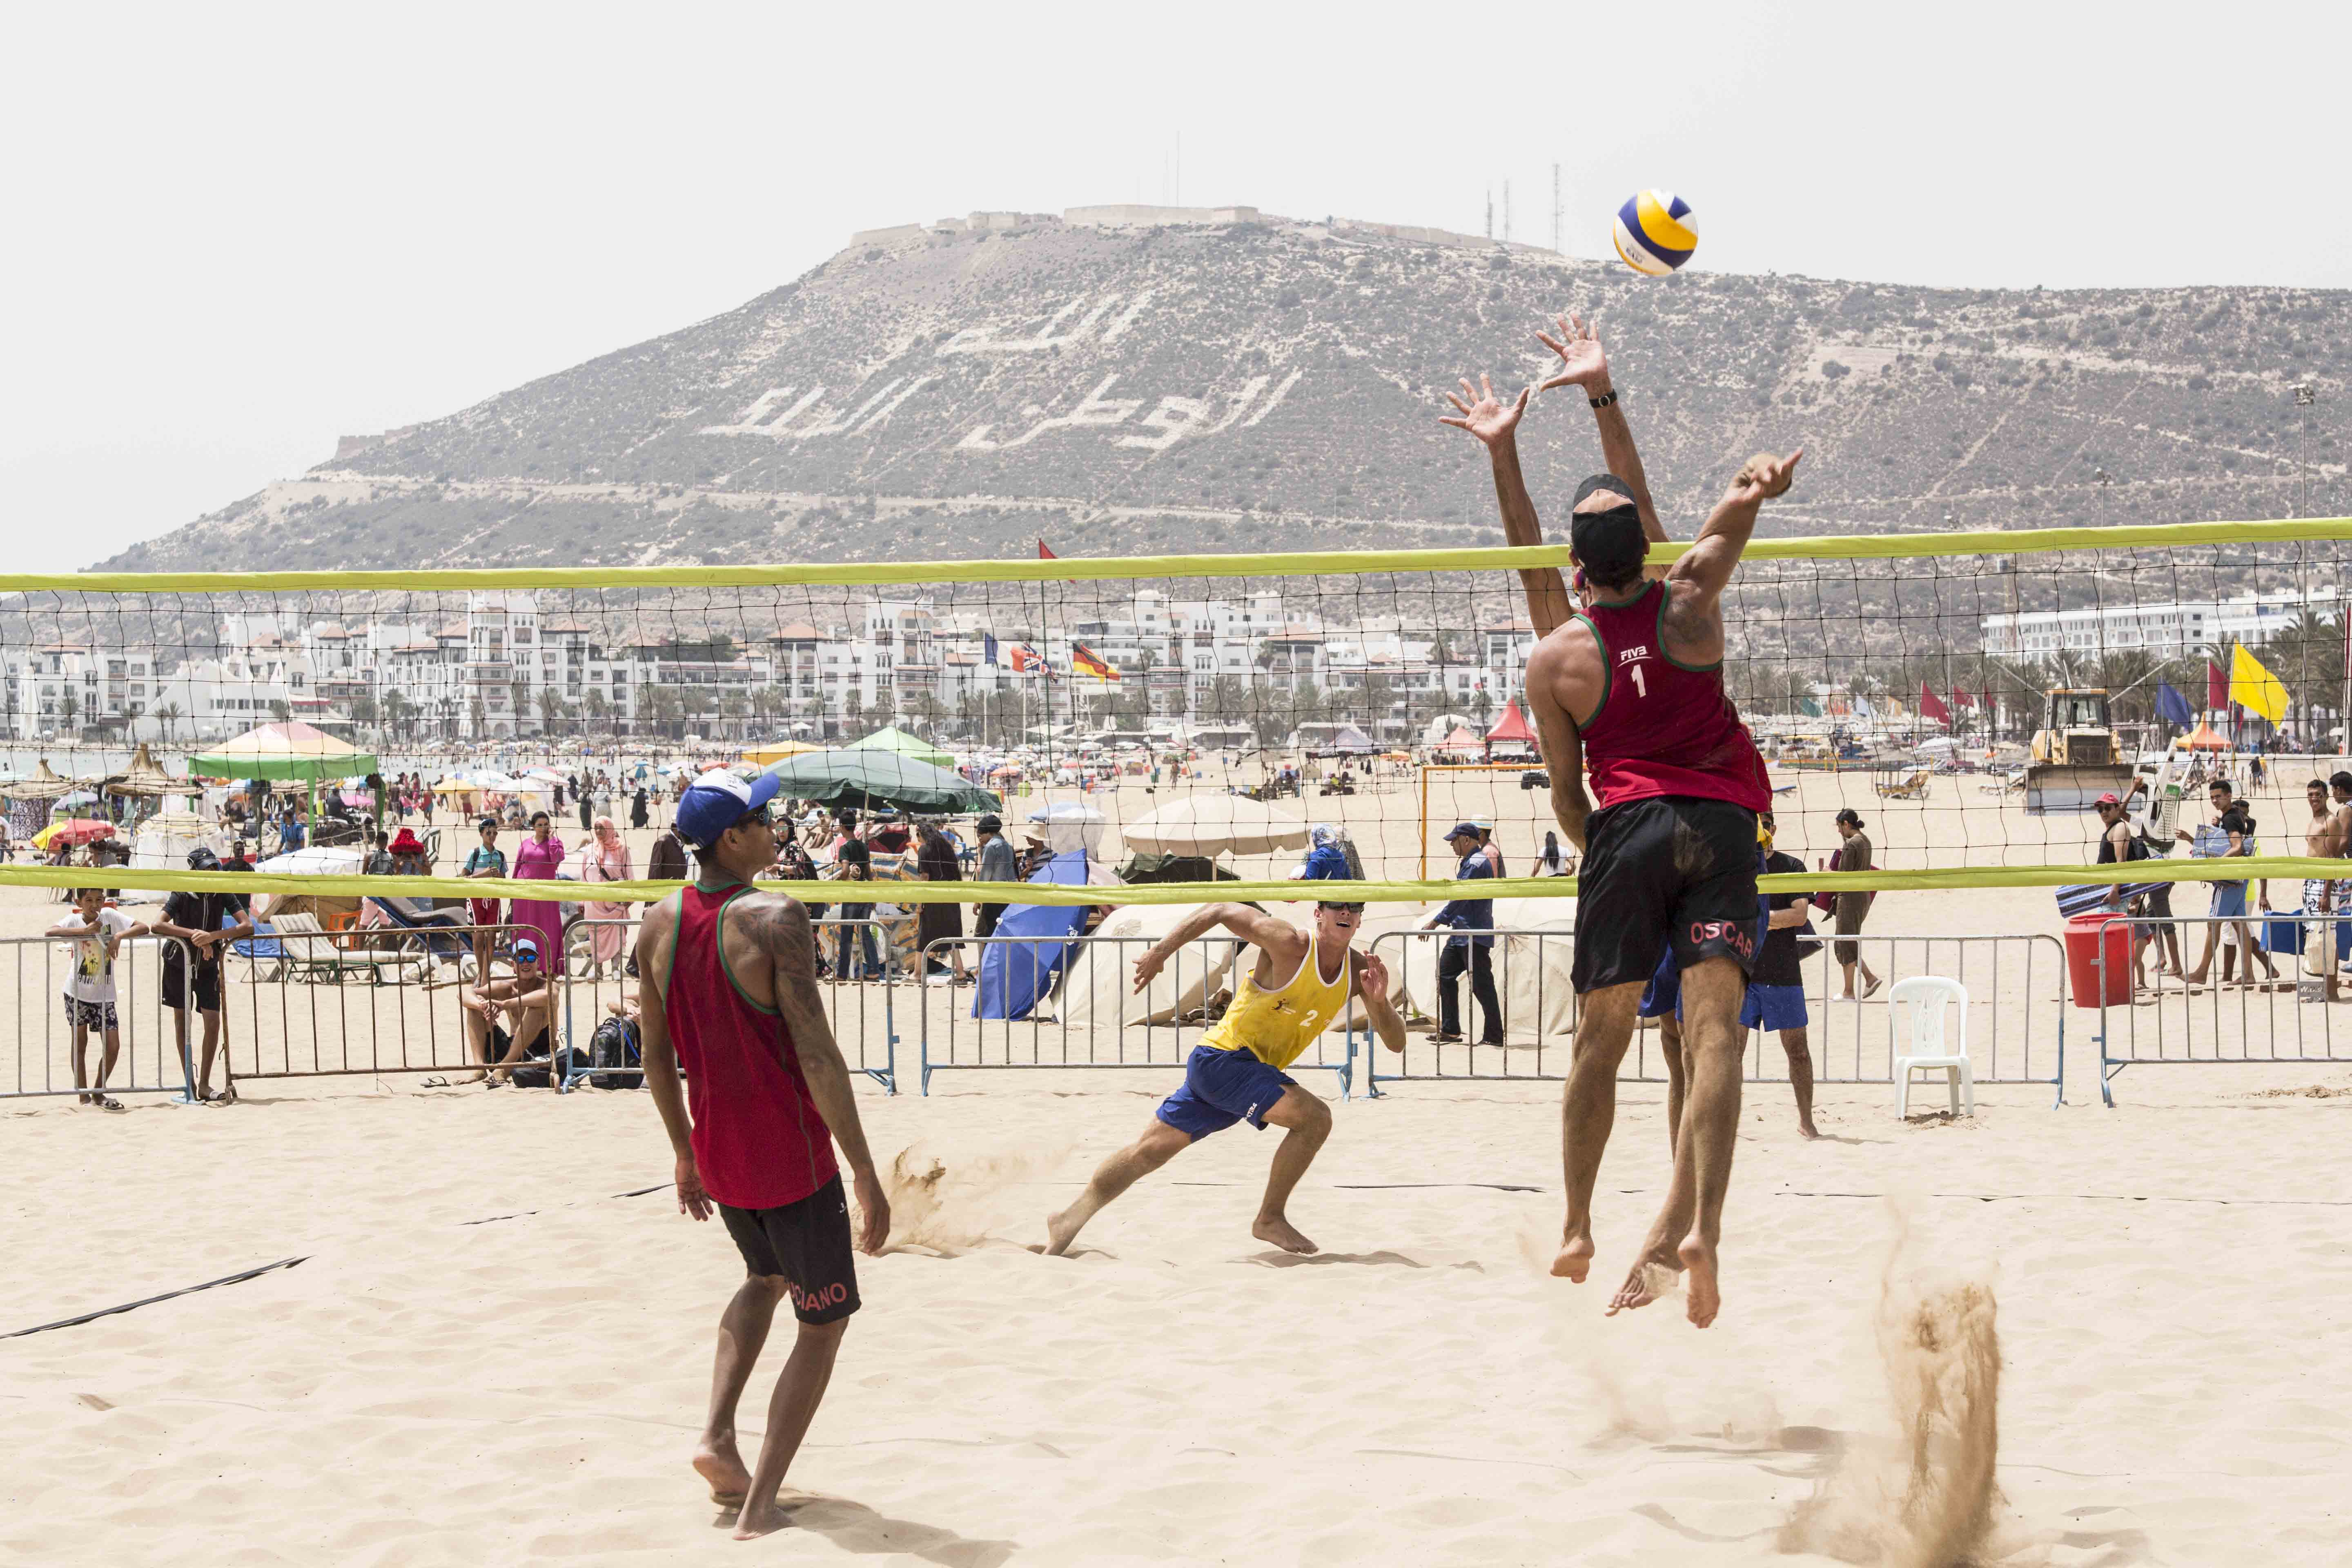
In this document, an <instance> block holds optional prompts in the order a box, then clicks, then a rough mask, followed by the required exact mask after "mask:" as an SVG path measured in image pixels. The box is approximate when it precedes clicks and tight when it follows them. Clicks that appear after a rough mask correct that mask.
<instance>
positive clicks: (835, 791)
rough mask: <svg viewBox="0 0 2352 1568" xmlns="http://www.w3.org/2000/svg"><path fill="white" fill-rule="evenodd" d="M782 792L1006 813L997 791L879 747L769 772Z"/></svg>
mask: <svg viewBox="0 0 2352 1568" xmlns="http://www.w3.org/2000/svg"><path fill="white" fill-rule="evenodd" d="M766 771H767V772H768V773H772V774H773V775H774V776H775V777H776V779H777V781H778V782H779V784H780V785H781V786H782V787H781V789H780V791H779V793H780V794H782V795H791V796H793V798H795V799H798V800H814V801H817V802H819V803H821V804H823V805H855V806H865V807H871V806H877V805H887V806H895V807H897V808H898V809H899V810H901V811H937V812H961V811H1002V810H1003V809H1004V802H1003V800H1002V799H1001V798H999V797H998V796H997V795H995V794H994V793H993V792H992V791H989V790H985V789H982V788H981V787H980V785H978V784H973V783H971V782H970V781H969V780H967V779H964V778H962V777H961V776H960V775H958V774H955V773H950V772H948V771H947V770H946V769H945V768H940V767H934V766H932V765H931V764H930V763H927V762H924V761H922V760H921V759H920V758H919V757H909V756H902V755H900V754H899V753H898V752H892V751H887V750H883V749H879V748H876V749H868V750H862V751H861V750H859V749H858V748H856V747H845V748H844V749H843V750H841V751H838V752H803V753H801V754H800V755H799V756H797V757H786V758H785V759H784V760H783V761H782V762H780V763H773V764H772V765H771V766H770V767H769V768H768V769H767V770H766Z"/></svg>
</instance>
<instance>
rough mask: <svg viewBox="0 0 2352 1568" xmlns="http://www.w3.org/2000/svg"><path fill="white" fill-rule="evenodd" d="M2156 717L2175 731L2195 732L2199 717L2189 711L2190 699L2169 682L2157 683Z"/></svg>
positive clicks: (2160, 681)
mask: <svg viewBox="0 0 2352 1568" xmlns="http://www.w3.org/2000/svg"><path fill="white" fill-rule="evenodd" d="M2156 716H2157V717H2158V718H2159V719H2161V720H2163V721H2165V722H2166V723H2168V724H2170V725H2172V726H2173V727H2174V728H2175V729H2179V730H2193V729H2195V728H2196V727H2197V715H2196V714H2194V713H2192V712H2190V711H2189V699H2188V698H2186V697H2183V696H2182V695H2181V694H2180V691H2179V688H2177V687H2175V686H2174V685H2173V684H2172V682H2170V681H2168V680H2159V681H2158V682H2157V683H2156Z"/></svg>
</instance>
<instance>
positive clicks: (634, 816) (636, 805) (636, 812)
mask: <svg viewBox="0 0 2352 1568" xmlns="http://www.w3.org/2000/svg"><path fill="white" fill-rule="evenodd" d="M646 820H647V818H646V786H645V785H643V784H639V785H638V786H637V793H636V794H635V795H631V796H630V797H629V826H632V827H643V826H645V825H646Z"/></svg>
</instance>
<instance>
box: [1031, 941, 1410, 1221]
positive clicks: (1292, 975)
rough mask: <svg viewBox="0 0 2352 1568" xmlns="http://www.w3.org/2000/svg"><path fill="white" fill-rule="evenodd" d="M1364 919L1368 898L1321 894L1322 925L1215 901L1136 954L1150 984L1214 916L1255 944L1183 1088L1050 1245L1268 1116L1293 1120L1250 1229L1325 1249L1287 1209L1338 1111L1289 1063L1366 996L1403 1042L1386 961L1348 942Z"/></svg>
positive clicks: (1140, 973)
mask: <svg viewBox="0 0 2352 1568" xmlns="http://www.w3.org/2000/svg"><path fill="white" fill-rule="evenodd" d="M1363 917H1364V906H1363V905H1361V904H1318V905H1316V906H1315V925H1314V929H1312V930H1311V931H1301V930H1299V929H1298V928H1297V926H1294V925H1292V924H1290V923H1289V922H1288V921H1282V920H1277V919H1276V918H1275V917H1274V916H1272V915H1270V914H1267V913H1266V912H1265V910H1257V909H1253V908H1251V907H1250V906H1249V905H1247V904H1209V905H1206V906H1204V907H1203V908H1202V909H1201V910H1198V911H1197V912H1195V913H1193V914H1191V915H1187V916H1186V917H1185V918H1184V919H1183V920H1182V921H1180V922H1178V924H1177V926H1176V929H1175V930H1173V931H1170V932H1169V933H1168V934H1167V935H1166V936H1163V937H1161V938H1160V940H1159V941H1158V942H1154V943H1152V944H1151V947H1150V950H1149V951H1148V952H1145V953H1144V954H1143V956H1142V957H1140V958H1139V959H1137V960H1136V961H1135V988H1136V990H1138V991H1141V990H1142V989H1143V988H1144V987H1145V986H1146V985H1148V984H1150V982H1151V977H1152V976H1153V975H1155V974H1157V973H1160V966H1161V965H1162V964H1164V963H1167V962H1168V959H1169V957H1170V955H1171V954H1172V953H1174V952H1177V951H1179V950H1180V949H1181V948H1182V947H1183V946H1184V944H1185V943H1186V942H1192V941H1193V940H1195V939H1196V938H1198V937H1200V936H1202V935H1203V934H1204V933H1205V932H1207V931H1209V930H1210V929H1211V928H1212V927H1213V926H1223V927H1224V928H1225V929H1226V930H1227V931H1232V932H1233V933H1234V935H1235V936H1238V937H1240V938H1241V939H1242V940H1244V942H1249V943H1251V944H1252V945H1254V946H1255V948H1256V949H1257V954H1256V957H1255V961H1254V962H1253V963H1251V966H1250V968H1249V969H1248V971H1247V972H1246V973H1244V974H1243V976H1242V982H1241V984H1240V986H1239V987H1238V988H1237V989H1236V990H1235V992H1234V1000H1233V1005H1232V1006H1230V1007H1228V1008H1227V1009H1226V1010H1225V1016H1223V1018H1220V1019H1218V1020H1217V1022H1216V1024H1215V1025H1214V1026H1213V1027H1212V1028H1211V1029H1210V1030H1209V1032H1208V1033H1207V1034H1206V1035H1204V1036H1202V1038H1201V1043H1200V1044H1199V1045H1197V1046H1195V1047H1192V1059H1191V1060H1189V1061H1187V1062H1186V1063H1185V1064H1184V1087H1183V1088H1181V1089H1178V1090H1177V1091H1176V1092H1175V1093H1173V1094H1171V1095H1170V1096H1169V1097H1168V1098H1167V1100H1165V1101H1163V1102H1162V1103H1161V1105H1160V1110H1159V1111H1158V1113H1157V1114H1156V1115H1155V1116H1154V1117H1153V1118H1152V1121H1151V1125H1150V1126H1149V1127H1147V1128H1145V1129H1144V1130H1143V1136H1142V1137H1140V1138H1138V1139H1137V1140H1136V1141H1135V1142H1132V1143H1130V1144H1129V1145H1128V1146H1127V1147H1126V1148H1124V1149H1121V1150H1120V1151H1119V1152H1118V1153H1116V1154H1113V1155H1112V1156H1111V1157H1110V1158H1109V1159H1108V1160H1106V1161H1104V1162H1103V1163H1102V1168H1101V1169H1100V1170H1098V1171H1097V1172H1096V1173H1095V1174H1094V1180H1092V1181H1090V1182H1088V1183H1087V1190H1086V1191H1085V1192H1083V1193H1080V1194H1078V1198H1077V1201H1076V1203H1073V1204H1072V1205H1070V1206H1069V1207H1068V1208H1066V1209H1064V1210H1063V1211H1062V1212H1061V1213H1059V1214H1057V1215H1054V1216H1053V1217H1052V1218H1051V1219H1049V1220H1047V1221H1046V1222H1045V1228H1046V1232H1047V1235H1048V1236H1049V1237H1050V1238H1051V1239H1050V1241H1049V1243H1048V1245H1047V1246H1046V1248H1045V1250H1046V1251H1047V1252H1048V1253H1051V1254H1054V1255H1055V1256H1059V1255H1060V1254H1062V1253H1064V1252H1066V1251H1068V1250H1069V1247H1070V1243H1071V1242H1073V1241H1075V1240H1076V1239H1077V1235H1078V1230H1079V1227H1080V1226H1084V1225H1085V1224H1086V1223H1087V1221H1088V1220H1090V1219H1092V1218H1093V1217H1094V1216H1095V1215H1096V1214H1097V1212H1098V1211H1099V1210H1100V1209H1101V1208H1102V1206H1103V1205H1105V1204H1107V1203H1108V1202H1110V1201H1111V1199H1113V1198H1115V1197H1117V1196H1118V1194H1121V1193H1123V1192H1125V1191H1127V1189H1128V1188H1129V1187H1131V1186H1133V1185H1134V1184H1136V1183H1137V1182H1138V1181H1139V1180H1141V1179H1142V1178H1143V1177H1145V1176H1147V1175H1149V1174H1150V1173H1152V1172H1154V1171H1156V1170H1158V1169H1160V1166H1162V1165H1164V1164H1166V1163H1168V1162H1169V1161H1171V1160H1172V1159H1174V1158H1175V1157H1176V1154H1177V1152H1178V1151H1179V1150H1181V1149H1182V1148H1184V1147H1185V1146H1186V1145H1187V1144H1190V1143H1191V1142H1193V1141H1194V1140H1195V1139H1200V1138H1205V1137H1207V1136H1208V1135H1209V1134H1210V1133H1212V1132H1222V1131H1224V1130H1225V1129H1226V1128H1228V1127H1231V1126H1232V1125H1233V1124H1234V1122H1236V1121H1247V1122H1248V1123H1249V1124H1250V1125H1251V1126H1253V1127H1255V1128H1256V1129H1257V1130H1258V1131H1261V1132H1263V1131H1265V1125H1266V1123H1267V1122H1269V1121H1270V1122H1272V1123H1274V1125H1276V1127H1280V1128H1282V1129H1284V1130H1285V1131H1284V1133H1283V1139H1282V1146H1281V1147H1280V1148H1278V1149H1276V1151H1275V1152H1274V1168H1273V1169H1272V1170H1270V1171H1268V1172H1267V1173H1266V1178H1265V1202H1263V1203H1262V1204H1260V1205H1258V1211H1257V1222H1256V1223H1255V1225H1253V1226H1250V1234H1251V1235H1252V1236H1255V1237H1257V1238H1258V1239H1259V1240H1260V1241H1270V1242H1272V1243H1273V1244H1274V1245H1275V1246H1276V1247H1281V1248H1282V1249H1283V1250H1284V1251H1285V1252H1312V1251H1314V1250H1315V1244H1314V1243H1313V1242H1311V1241H1309V1240H1307V1238H1306V1237H1303V1236H1301V1235H1299V1234H1298V1231H1297V1227H1296V1226H1293V1225H1292V1224H1291V1223H1290V1220H1289V1218H1288V1216H1287V1215H1285V1213H1284V1212H1283V1211H1284V1209H1285V1207H1286V1205H1288V1203H1289V1201H1290V1193H1291V1189H1292V1188H1294V1187H1296V1186H1297V1185H1298V1178H1299V1177H1301V1176H1303V1175H1305V1174H1306V1173H1307V1164H1308V1163H1310V1162H1311V1161H1313V1159H1314V1158H1315V1152H1316V1151H1317V1150H1318V1149H1320V1148H1321V1147H1322V1146H1323V1140H1324V1139H1326V1138H1328V1137H1329V1136H1330V1135H1331V1112H1330V1110H1328V1108H1327V1107H1326V1106H1325V1105H1324V1103H1323V1102H1322V1101H1321V1100H1318V1099H1317V1098H1316V1097H1315V1096H1314V1095H1311V1094H1309V1093H1307V1091H1306V1090H1305V1089H1301V1088H1299V1087H1298V1085H1297V1082H1296V1081H1294V1080H1293V1079H1291V1077H1290V1075H1289V1074H1287V1073H1286V1072H1284V1071H1283V1070H1282V1069H1283V1068H1286V1067H1288V1066H1289V1065H1290V1064H1291V1063H1292V1062H1294V1061H1296V1060H1297V1059H1298V1057H1299V1054H1300V1053H1301V1052H1303V1051H1305V1050H1306V1049H1307V1047H1308V1046H1310V1045H1313V1044H1314V1043H1315V1037H1316V1036H1318V1035H1319V1034H1321V1033H1323V1031H1324V1030H1326V1029H1328V1028H1329V1027H1330V1026H1331V1022H1332V1020H1333V1019H1335V1018H1337V1017H1338V1016H1339V1014H1340V1011H1341V1010H1342V1009H1343V1008H1345V1007H1346V1006H1347V1005H1348V1002H1349V998H1351V997H1357V996H1360V997H1362V998H1363V1002H1364V1012H1365V1013H1366V1015H1367V1016H1369V1017H1370V1020H1371V1025H1372V1027H1373V1028H1374V1029H1375V1030H1377V1031H1379V1034H1380V1037H1381V1043H1382V1044H1384V1045H1386V1046H1387V1047H1388V1048H1389V1049H1391V1050H1392V1051H1401V1050H1402V1049H1404V1020H1403V1019H1402V1018H1400V1017H1398V1016H1397V1010H1396V1009H1395V1008H1394V1007H1393V1006H1391V1005H1390V1003H1389V972H1388V966H1387V965H1386V964H1384V963H1381V961H1380V960H1379V959H1377V958H1374V957H1372V956H1371V955H1370V954H1369V953H1361V952H1356V951H1355V950H1354V949H1352V948H1350V947H1349V945H1348V943H1349V941H1350V940H1351V939H1352V938H1353V937H1354V935H1355V933H1356V928H1357V927H1358V926H1359V925H1360V924H1361V923H1362V922H1363Z"/></svg>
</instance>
